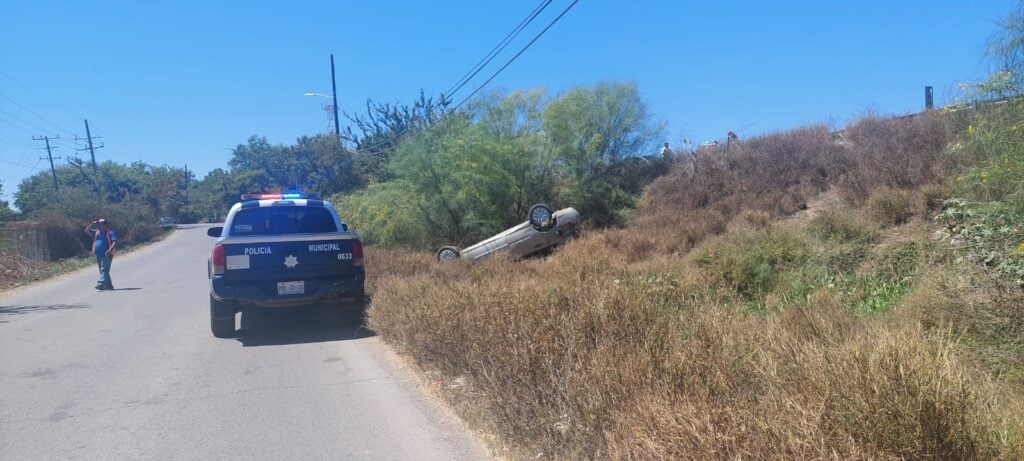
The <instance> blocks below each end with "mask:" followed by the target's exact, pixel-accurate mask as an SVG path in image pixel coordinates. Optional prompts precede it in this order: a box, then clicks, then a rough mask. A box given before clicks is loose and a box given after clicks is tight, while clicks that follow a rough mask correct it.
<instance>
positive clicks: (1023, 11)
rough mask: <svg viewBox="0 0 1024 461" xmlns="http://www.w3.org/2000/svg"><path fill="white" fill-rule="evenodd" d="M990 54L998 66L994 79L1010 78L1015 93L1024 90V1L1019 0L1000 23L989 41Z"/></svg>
mask: <svg viewBox="0 0 1024 461" xmlns="http://www.w3.org/2000/svg"><path fill="white" fill-rule="evenodd" d="M988 55H989V57H991V58H993V59H994V60H995V63H996V65H997V66H998V71H997V72H996V73H995V79H994V80H999V79H1005V80H1008V82H1009V83H1011V85H1010V86H1011V87H1012V89H1013V94H1019V93H1020V92H1021V91H1022V90H1024V1H1018V2H1017V6H1016V8H1015V9H1014V10H1013V12H1011V13H1010V14H1009V15H1007V17H1006V19H1004V20H1003V21H1002V22H1001V23H1000V29H999V32H997V33H996V35H994V36H993V37H992V38H991V39H990V41H989V45H988ZM1000 75H1002V77H1000ZM991 82H992V80H990V83H991Z"/></svg>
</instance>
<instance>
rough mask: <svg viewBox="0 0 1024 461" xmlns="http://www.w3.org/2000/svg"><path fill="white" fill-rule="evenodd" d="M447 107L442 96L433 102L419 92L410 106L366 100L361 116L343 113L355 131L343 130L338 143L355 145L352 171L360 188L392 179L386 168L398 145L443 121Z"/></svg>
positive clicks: (446, 102)
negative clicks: (341, 141)
mask: <svg viewBox="0 0 1024 461" xmlns="http://www.w3.org/2000/svg"><path fill="white" fill-rule="evenodd" d="M449 104H450V101H448V100H446V99H445V98H444V96H443V95H442V96H441V98H440V99H438V100H435V99H434V98H433V97H428V96H427V95H426V94H425V93H424V92H423V90H422V89H421V90H420V96H419V98H417V99H416V100H414V101H413V102H412V104H411V105H409V104H399V103H394V104H391V103H380V102H375V101H373V100H371V99H367V100H366V113H365V114H358V113H348V112H345V118H347V119H348V120H349V121H351V122H352V123H353V125H355V131H353V130H352V128H351V127H350V128H346V129H345V132H344V133H342V139H345V140H347V141H349V142H352V143H354V144H355V145H356V152H357V153H358V155H357V156H356V157H355V159H354V160H355V161H354V164H353V171H354V172H355V174H356V175H357V176H359V177H360V178H361V179H362V181H363V184H364V185H365V184H369V183H379V182H385V181H388V180H390V179H393V177H392V176H391V170H390V169H389V168H388V164H389V163H390V160H391V155H392V153H393V152H394V150H395V149H396V148H397V147H398V145H399V143H400V142H401V141H402V140H403V139H404V138H405V137H407V136H410V135H414V134H416V133H419V132H421V131H423V130H424V129H426V128H427V127H430V126H432V125H434V123H436V122H437V121H438V120H440V119H441V118H443V117H444V115H445V114H446V113H447V108H448V105H449Z"/></svg>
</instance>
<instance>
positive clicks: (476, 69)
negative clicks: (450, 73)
mask: <svg viewBox="0 0 1024 461" xmlns="http://www.w3.org/2000/svg"><path fill="white" fill-rule="evenodd" d="M551 1H552V0H545V1H542V2H541V3H540V4H539V5H537V7H536V8H534V9H533V11H531V12H530V14H528V15H527V16H526V17H525V18H523V20H522V21H520V22H519V25H518V26H516V28H515V29H512V32H509V33H508V35H506V36H505V38H503V39H501V41H500V42H498V44H497V45H495V46H494V48H493V49H491V51H490V52H489V53H487V54H486V55H484V57H483V58H480V61H477V63H476V65H474V66H473V67H472V68H470V69H469V71H468V72H466V74H465V75H463V76H462V78H460V79H459V81H457V82H455V84H454V85H452V87H451V88H448V91H446V92H445V99H450V98H451V97H452V96H453V95H454V94H455V93H457V92H458V91H459V90H461V89H462V87H464V86H466V84H467V83H469V81H470V80H472V79H473V77H476V74H479V73H480V71H482V70H484V67H486V66H487V65H488V64H490V63H491V61H492V60H494V58H496V57H497V56H498V54H500V53H501V52H502V51H504V50H505V47H507V46H508V45H509V44H510V43H512V40H513V39H515V38H516V37H517V36H518V35H519V33H520V32H522V31H523V29H525V28H526V26H528V25H529V24H530V23H531V22H533V20H534V19H536V18H537V16H538V15H540V13H541V12H542V11H544V9H545V8H547V7H548V5H550V4H551Z"/></svg>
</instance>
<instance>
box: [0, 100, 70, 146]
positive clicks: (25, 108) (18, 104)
mask: <svg viewBox="0 0 1024 461" xmlns="http://www.w3.org/2000/svg"><path fill="white" fill-rule="evenodd" d="M0 98H4V99H6V100H8V101H10V102H11V103H13V104H14V105H16V106H18V107H20V108H22V109H23V110H24V111H25V112H28V113H30V114H32V115H35V116H36V117H37V118H39V119H40V120H42V121H44V122H46V123H49V124H50V125H53V126H54V127H56V128H57V129H59V130H63V131H65V132H66V133H68V134H70V135H72V136H77V134H75V132H73V131H71V130H69V129H67V128H64V127H62V126H60V125H58V124H56V123H53V122H52V121H50V119H48V118H46V117H43V116H42V115H39V114H37V113H35V112H33V111H32V109H29V108H28V107H25V106H23V105H21V103H19V102H18V101H15V100H13V99H11V98H10V97H9V96H7V95H6V94H3V93H0Z"/></svg>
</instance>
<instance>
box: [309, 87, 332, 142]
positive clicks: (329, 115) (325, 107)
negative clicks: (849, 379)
mask: <svg viewBox="0 0 1024 461" xmlns="http://www.w3.org/2000/svg"><path fill="white" fill-rule="evenodd" d="M302 95H303V96H319V97H321V98H325V99H330V100H331V101H332V102H333V101H334V98H333V97H331V96H330V95H326V94H323V93H303V94H302ZM320 108H321V109H323V110H324V112H327V131H328V132H330V131H331V122H332V121H333V119H334V116H335V114H336V113H337V110H336V108H335V106H334V104H332V103H329V102H325V103H322V104H320ZM335 134H336V135H338V136H339V137H340V136H341V133H335Z"/></svg>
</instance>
